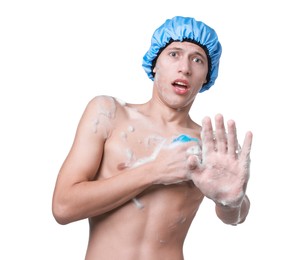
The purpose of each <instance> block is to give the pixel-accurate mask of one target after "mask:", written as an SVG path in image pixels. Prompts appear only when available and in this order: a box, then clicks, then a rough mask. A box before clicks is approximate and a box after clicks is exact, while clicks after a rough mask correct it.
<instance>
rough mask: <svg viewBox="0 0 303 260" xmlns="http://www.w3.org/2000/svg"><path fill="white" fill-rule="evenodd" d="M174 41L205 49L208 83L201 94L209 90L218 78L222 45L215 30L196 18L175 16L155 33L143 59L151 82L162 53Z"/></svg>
mask: <svg viewBox="0 0 303 260" xmlns="http://www.w3.org/2000/svg"><path fill="white" fill-rule="evenodd" d="M173 41H189V42H193V43H195V44H197V45H199V46H200V47H202V48H203V49H204V51H205V52H206V54H207V57H208V65H209V66H208V74H207V78H206V79H207V82H206V83H204V84H203V86H202V87H201V89H200V91H199V92H200V93H201V92H203V91H205V90H208V89H209V88H210V87H211V86H212V85H213V84H214V83H215V80H216V79H217V77H218V71H219V61H220V56H221V52H222V47H221V44H220V42H219V40H218V36H217V34H216V32H215V31H214V29H212V28H210V27H209V26H208V25H206V24H205V23H203V22H199V21H196V20H195V19H194V18H190V17H182V16H175V17H174V18H172V19H167V20H166V21H165V23H164V24H163V25H161V26H160V27H159V28H158V29H156V31H155V32H154V34H153V36H152V39H151V46H150V48H149V50H148V51H147V52H146V54H145V55H144V57H143V63H142V66H143V68H144V70H145V72H146V73H147V75H148V77H149V78H150V79H151V80H154V73H153V68H154V66H155V64H156V60H157V58H158V56H159V55H160V53H161V51H162V50H163V49H164V48H165V47H166V46H167V45H168V44H170V43H171V42H173Z"/></svg>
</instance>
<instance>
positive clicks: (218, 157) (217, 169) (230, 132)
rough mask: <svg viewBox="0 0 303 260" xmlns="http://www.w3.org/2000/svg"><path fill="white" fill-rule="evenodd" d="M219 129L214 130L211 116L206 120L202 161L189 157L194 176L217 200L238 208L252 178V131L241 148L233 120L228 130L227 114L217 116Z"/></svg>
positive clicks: (206, 192)
mask: <svg viewBox="0 0 303 260" xmlns="http://www.w3.org/2000/svg"><path fill="white" fill-rule="evenodd" d="M215 128H216V129H215V131H214V130H213V127H212V123H211V119H210V118H209V117H206V118H204V119H203V122H202V132H201V139H202V160H200V158H197V156H195V155H192V156H191V157H189V158H188V164H189V168H190V169H191V179H192V181H193V182H194V183H195V185H196V186H197V187H198V188H199V189H200V190H201V192H202V193H203V194H204V195H205V196H206V197H208V198H210V199H212V200H213V201H214V202H216V203H218V204H221V205H224V206H229V207H238V206H240V205H241V203H242V200H243V198H244V196H245V192H246V186H247V182H248V179H249V168H250V150H251V144H252V133H251V132H247V134H246V136H245V139H244V142H243V146H242V149H241V148H240V146H239V144H238V140H237V133H236V125H235V122H234V121H233V120H229V121H228V122H227V132H226V130H225V126H224V120H223V116H222V115H220V114H219V115H217V116H216V117H215Z"/></svg>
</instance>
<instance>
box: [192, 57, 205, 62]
mask: <svg viewBox="0 0 303 260" xmlns="http://www.w3.org/2000/svg"><path fill="white" fill-rule="evenodd" d="M193 61H194V62H197V63H203V61H202V59H200V58H198V57H195V58H193Z"/></svg>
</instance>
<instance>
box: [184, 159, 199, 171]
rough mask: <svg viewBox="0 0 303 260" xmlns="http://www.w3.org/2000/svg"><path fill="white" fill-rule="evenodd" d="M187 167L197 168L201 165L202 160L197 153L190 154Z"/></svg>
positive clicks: (190, 168)
mask: <svg viewBox="0 0 303 260" xmlns="http://www.w3.org/2000/svg"><path fill="white" fill-rule="evenodd" d="M186 165H187V168H188V169H189V170H195V169H197V168H199V166H200V160H199V157H198V156H197V155H190V156H189V157H188V158H187V161H186Z"/></svg>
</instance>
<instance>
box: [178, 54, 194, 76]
mask: <svg viewBox="0 0 303 260" xmlns="http://www.w3.org/2000/svg"><path fill="white" fill-rule="evenodd" d="M178 71H179V72H180V73H182V74H184V75H191V67H190V61H189V59H188V58H187V57H183V58H182V59H180V60H179V70H178Z"/></svg>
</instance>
